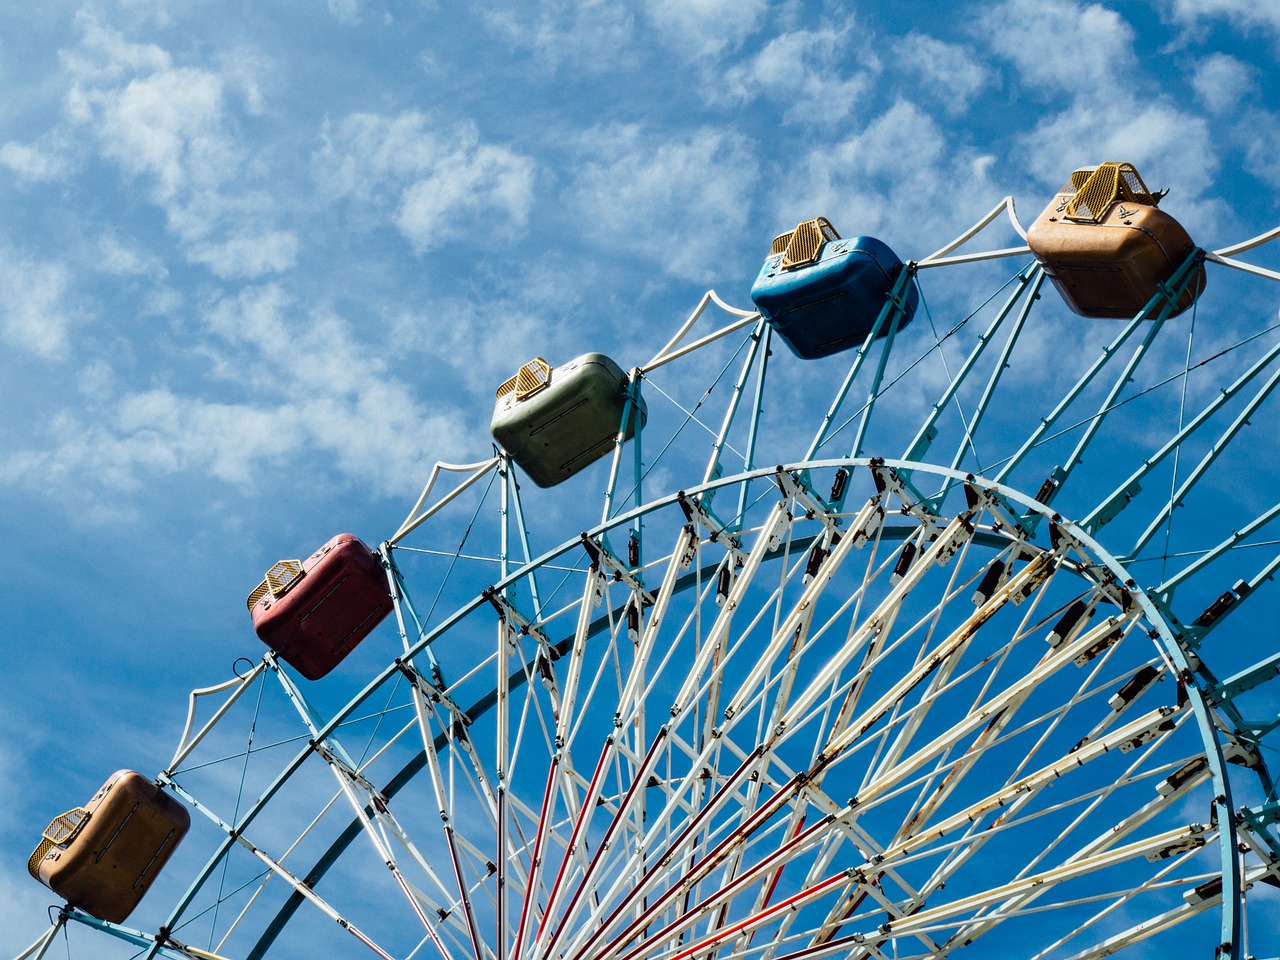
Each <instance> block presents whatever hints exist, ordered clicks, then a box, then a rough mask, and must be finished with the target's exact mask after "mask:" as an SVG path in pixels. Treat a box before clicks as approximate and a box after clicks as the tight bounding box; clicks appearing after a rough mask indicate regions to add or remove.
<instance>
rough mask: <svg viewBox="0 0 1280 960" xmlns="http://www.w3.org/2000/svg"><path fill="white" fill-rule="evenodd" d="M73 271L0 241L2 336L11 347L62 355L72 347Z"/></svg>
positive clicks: (40, 354)
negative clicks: (70, 290) (69, 290)
mask: <svg viewBox="0 0 1280 960" xmlns="http://www.w3.org/2000/svg"><path fill="white" fill-rule="evenodd" d="M70 284H71V271H70V270H69V269H68V268H67V266H66V264H64V263H62V262H60V261H56V260H55V261H41V260H34V259H32V258H30V257H27V256H24V255H23V254H22V253H20V252H18V251H16V250H13V249H11V248H9V247H7V246H4V245H0V336H3V339H4V341H5V342H6V343H8V344H9V345H10V346H12V347H16V348H18V349H20V350H24V351H26V352H28V353H32V354H35V355H36V356H38V357H43V358H45V359H59V358H61V357H63V356H65V355H66V353H67V350H68V348H69V347H70V343H71V339H70V329H71V326H72V324H73V311H72V309H71V307H70V306H69V305H68V303H67V300H68V288H69V287H70Z"/></svg>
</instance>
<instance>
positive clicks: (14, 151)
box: [0, 140, 74, 183]
mask: <svg viewBox="0 0 1280 960" xmlns="http://www.w3.org/2000/svg"><path fill="white" fill-rule="evenodd" d="M0 165H3V166H6V167H8V168H9V169H10V170H12V171H13V173H14V174H15V175H16V176H17V177H18V179H19V180H22V181H25V182H28V183H52V182H53V181H55V180H61V179H63V178H64V177H65V176H66V175H67V174H68V173H70V172H71V170H72V169H73V166H74V164H73V163H72V162H71V159H70V157H68V156H67V155H66V154H65V153H64V152H63V151H62V150H60V149H58V148H50V147H46V146H44V145H41V144H34V143H18V142H17V141H16V140H10V141H9V142H8V143H6V144H4V145H3V146H0Z"/></svg>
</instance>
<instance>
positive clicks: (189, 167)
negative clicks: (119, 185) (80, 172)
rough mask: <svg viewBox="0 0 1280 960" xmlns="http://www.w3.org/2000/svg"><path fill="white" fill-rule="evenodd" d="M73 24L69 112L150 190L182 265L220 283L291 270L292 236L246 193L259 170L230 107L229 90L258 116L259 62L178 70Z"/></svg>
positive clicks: (264, 203) (150, 50) (154, 51)
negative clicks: (78, 35)
mask: <svg viewBox="0 0 1280 960" xmlns="http://www.w3.org/2000/svg"><path fill="white" fill-rule="evenodd" d="M78 22H79V24H80V26H81V29H82V31H83V39H82V42H81V43H80V45H79V46H78V47H76V48H75V49H73V50H71V51H70V52H67V53H65V54H64V55H63V62H64V65H65V67H66V70H67V74H68V79H69V91H68V93H67V96H66V112H67V116H68V117H69V118H70V119H71V121H72V122H73V123H74V124H76V125H78V126H81V127H84V128H87V129H88V130H90V131H91V132H92V134H93V135H94V137H95V138H96V139H97V142H98V144H99V146H100V149H101V152H102V154H103V156H105V157H106V158H108V159H110V160H112V161H114V162H115V163H116V164H117V165H118V166H119V168H120V169H121V170H122V171H123V172H124V173H125V174H126V175H128V176H130V177H132V178H135V179H137V180H139V181H141V182H142V183H143V184H145V185H146V186H147V188H148V190H147V192H148V195H149V198H150V200H151V202H152V203H154V204H155V205H156V206H158V207H159V208H161V209H162V210H163V211H164V212H165V214H166V216H167V218H168V224H169V228H170V229H171V230H172V231H173V232H174V233H175V234H176V236H177V237H178V239H179V241H180V243H182V244H183V246H184V248H185V250H186V253H187V257H188V259H189V260H190V261H191V262H193V263H203V264H205V265H207V266H209V267H210V269H211V270H213V272H214V273H216V274H217V275H219V276H223V277H228V276H240V277H248V278H255V277H261V276H264V275H266V274H270V273H279V272H281V271H283V270H287V269H288V268H289V267H291V266H292V265H293V263H294V261H295V259H296V256H297V250H298V240H297V238H296V237H295V236H293V235H292V234H291V233H289V232H287V231H284V230H282V229H280V228H279V227H278V226H277V225H276V224H275V223H274V222H273V221H274V218H275V215H274V214H273V209H274V204H273V203H272V201H271V196H270V194H268V193H266V192H265V191H262V190H255V189H254V188H253V186H252V182H253V180H254V179H255V176H256V175H258V171H257V169H256V168H255V166H254V164H253V163H252V162H251V160H250V157H251V154H250V152H249V151H248V150H247V149H246V148H245V147H244V146H243V145H242V143H241V141H240V138H239V136H238V135H237V132H236V129H237V123H236V121H237V118H236V116H235V114H234V113H233V112H232V109H231V105H230V104H229V102H228V95H227V94H228V90H234V91H238V92H239V93H240V94H241V95H242V97H243V102H244V105H245V109H246V110H247V111H248V112H249V113H250V114H251V115H252V114H260V113H262V112H263V111H264V110H265V105H264V102H263V96H262V93H261V90H260V88H259V86H258V84H257V81H256V79H255V71H256V70H260V69H265V68H263V67H262V65H261V63H260V61H259V60H258V59H257V58H255V57H253V56H251V55H249V54H246V53H241V54H237V55H234V56H229V57H226V58H225V60H226V63H225V64H224V68H223V69H222V70H220V71H215V70H210V69H206V68H203V67H186V66H176V65H174V63H173V60H172V58H171V57H170V56H169V54H168V53H166V52H165V51H164V50H162V49H160V48H159V47H156V46H154V45H151V44H135V43H130V42H129V41H127V40H126V39H125V38H124V37H123V36H122V35H121V34H120V33H119V32H117V31H115V30H112V29H110V28H108V27H104V26H102V25H101V24H99V23H98V22H97V21H96V20H95V19H93V18H92V17H90V16H87V15H83V14H82V15H81V16H80V17H78Z"/></svg>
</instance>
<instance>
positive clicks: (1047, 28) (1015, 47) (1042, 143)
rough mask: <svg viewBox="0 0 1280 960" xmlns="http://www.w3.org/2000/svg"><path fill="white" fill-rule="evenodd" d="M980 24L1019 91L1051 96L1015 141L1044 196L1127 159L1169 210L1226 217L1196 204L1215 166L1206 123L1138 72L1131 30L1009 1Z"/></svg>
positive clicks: (1079, 7) (1064, 4) (1065, 2)
mask: <svg viewBox="0 0 1280 960" xmlns="http://www.w3.org/2000/svg"><path fill="white" fill-rule="evenodd" d="M980 26H982V27H983V28H984V29H985V32H986V34H987V35H989V37H990V43H991V47H992V49H993V50H994V52H995V53H997V54H998V55H1000V56H1002V57H1004V58H1006V59H1008V60H1010V61H1011V62H1012V63H1013V64H1014V66H1015V67H1016V68H1017V70H1018V72H1019V74H1020V75H1021V76H1020V80H1021V83H1022V84H1023V85H1025V86H1027V87H1029V88H1034V89H1037V90H1039V91H1040V92H1041V93H1042V94H1043V95H1044V96H1045V97H1046V99H1047V98H1050V97H1052V98H1054V99H1055V107H1056V109H1053V110H1051V111H1048V112H1046V113H1045V114H1044V115H1043V117H1042V119H1041V120H1040V121H1039V122H1038V123H1037V124H1036V125H1035V127H1034V129H1032V130H1030V131H1029V132H1027V133H1024V134H1022V135H1021V136H1020V137H1019V146H1020V150H1019V151H1018V155H1019V157H1020V159H1021V162H1022V165H1023V169H1024V170H1025V171H1026V173H1027V174H1029V175H1030V176H1031V177H1033V178H1034V179H1035V180H1036V181H1037V182H1038V185H1039V186H1040V187H1041V188H1042V189H1045V190H1049V189H1054V188H1056V187H1058V186H1060V185H1061V184H1062V183H1063V182H1064V181H1065V180H1066V179H1067V176H1068V174H1070V172H1071V171H1072V170H1074V169H1075V168H1077V167H1080V166H1086V165H1089V164H1096V163H1100V162H1102V161H1104V160H1116V161H1127V162H1130V163H1133V164H1134V165H1135V166H1136V167H1137V168H1138V171H1139V172H1140V173H1141V174H1142V175H1143V177H1144V179H1145V180H1146V181H1147V183H1148V185H1149V186H1151V187H1152V188H1157V187H1165V186H1168V187H1171V188H1172V191H1173V197H1172V198H1171V203H1170V205H1169V206H1170V209H1171V210H1176V211H1177V215H1178V216H1179V219H1183V222H1184V223H1188V219H1187V218H1188V217H1189V219H1190V220H1191V221H1199V222H1200V223H1201V224H1204V223H1210V222H1212V221H1214V220H1217V219H1220V218H1221V217H1222V216H1223V215H1224V213H1225V211H1224V210H1222V209H1221V208H1220V207H1219V206H1218V205H1215V204H1206V203H1203V202H1202V201H1201V197H1202V195H1203V194H1205V192H1206V191H1208V190H1210V188H1211V187H1212V184H1213V181H1214V178H1215V176H1216V174H1217V170H1218V168H1219V166H1220V159H1219V156H1218V152H1217V149H1218V144H1217V143H1216V142H1215V140H1214V137H1213V136H1212V134H1211V132H1210V127H1209V124H1208V122H1207V121H1206V120H1205V118H1204V117H1203V116H1202V115H1200V114H1199V113H1197V112H1193V111H1188V110H1186V109H1183V108H1182V107H1181V106H1180V105H1179V104H1178V103H1177V102H1176V101H1175V100H1173V99H1172V98H1170V97H1168V96H1166V95H1164V94H1163V93H1162V92H1161V91H1160V89H1159V88H1158V87H1154V79H1153V78H1151V77H1148V76H1146V75H1145V74H1143V73H1142V72H1141V69H1140V67H1141V65H1140V63H1139V61H1138V58H1137V56H1136V54H1135V52H1134V49H1133V44H1134V39H1135V32H1134V30H1133V27H1132V26H1131V25H1130V24H1129V23H1128V22H1127V21H1126V20H1124V19H1123V18H1122V17H1121V16H1120V15H1119V14H1118V13H1116V12H1115V11H1113V10H1108V9H1105V8H1103V7H1102V6H1100V5H1098V4H1096V3H1093V4H1086V3H1079V2H1076V0H1044V2H1038V0H1037V2H1032V0H1005V2H1003V3H1000V4H998V5H997V6H996V7H994V8H992V10H991V11H990V12H989V14H988V15H987V17H986V18H984V20H983V21H982V23H981V24H980ZM1058 103H1060V104H1061V106H1060V107H1057V104H1058ZM1188 226H1191V224H1190V223H1188Z"/></svg>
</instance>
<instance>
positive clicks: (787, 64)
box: [710, 23, 877, 123]
mask: <svg viewBox="0 0 1280 960" xmlns="http://www.w3.org/2000/svg"><path fill="white" fill-rule="evenodd" d="M853 29H854V28H853V24H852V23H846V24H845V25H844V26H842V27H832V26H824V27H822V28H820V29H818V30H796V31H793V32H791V33H784V34H781V35H779V36H777V37H774V38H773V39H772V40H770V41H769V42H768V43H766V44H765V45H764V47H763V48H762V49H761V50H760V52H759V53H757V54H755V55H754V56H753V57H751V58H750V59H748V60H747V61H746V62H744V63H740V64H738V65H737V66H734V67H733V68H731V69H730V70H729V71H727V72H726V74H725V76H724V79H723V81H721V82H719V83H717V84H716V85H715V86H713V87H711V88H710V90H711V94H710V95H711V96H712V97H713V98H714V97H715V96H716V95H717V91H719V90H720V89H721V84H722V85H723V90H724V94H723V95H724V96H726V97H728V98H729V99H731V100H740V101H747V100H751V99H754V98H755V97H756V96H758V95H764V96H767V97H770V98H772V99H774V100H779V101H782V102H784V103H787V104H788V106H787V108H786V110H785V111H784V113H783V119H784V120H786V121H789V122H809V123H834V122H837V121H840V120H842V119H844V118H845V117H846V116H848V114H849V111H850V110H851V109H852V108H853V105H854V104H855V103H856V102H857V100H858V98H859V97H860V96H861V95H863V94H864V93H865V92H866V91H867V89H868V87H869V86H870V84H871V81H872V76H873V72H874V68H875V67H876V66H877V64H876V63H875V61H874V58H873V59H872V61H871V64H870V67H871V69H868V70H863V71H860V72H856V73H854V74H852V75H846V74H844V73H843V72H842V69H841V66H842V63H843V61H844V60H845V59H846V57H847V54H848V51H849V50H850V48H851V47H852V44H851V42H850V36H851V33H852V31H853Z"/></svg>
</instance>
